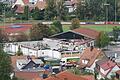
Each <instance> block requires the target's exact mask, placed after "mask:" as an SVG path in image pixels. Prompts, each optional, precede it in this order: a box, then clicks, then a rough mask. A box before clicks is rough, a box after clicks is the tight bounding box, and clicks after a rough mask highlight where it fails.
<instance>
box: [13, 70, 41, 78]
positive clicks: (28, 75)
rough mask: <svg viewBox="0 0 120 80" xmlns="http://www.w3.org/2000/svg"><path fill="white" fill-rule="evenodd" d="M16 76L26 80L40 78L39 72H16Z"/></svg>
mask: <svg viewBox="0 0 120 80" xmlns="http://www.w3.org/2000/svg"><path fill="white" fill-rule="evenodd" d="M15 76H16V77H17V78H20V79H24V80H34V79H36V78H38V77H39V78H40V75H39V72H27V71H26V72H24V71H15Z"/></svg>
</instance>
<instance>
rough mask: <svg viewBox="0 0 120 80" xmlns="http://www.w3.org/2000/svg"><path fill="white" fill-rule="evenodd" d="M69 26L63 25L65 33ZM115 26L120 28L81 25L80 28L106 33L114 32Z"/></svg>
mask: <svg viewBox="0 0 120 80" xmlns="http://www.w3.org/2000/svg"><path fill="white" fill-rule="evenodd" d="M69 26H70V25H63V29H64V31H68V30H69ZM114 26H117V27H119V28H120V25H80V27H82V28H90V29H94V30H97V31H106V32H110V31H112V29H113V27H114Z"/></svg>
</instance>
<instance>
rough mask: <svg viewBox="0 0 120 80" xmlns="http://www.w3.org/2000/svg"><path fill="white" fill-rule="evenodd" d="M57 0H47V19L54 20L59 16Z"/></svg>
mask: <svg viewBox="0 0 120 80" xmlns="http://www.w3.org/2000/svg"><path fill="white" fill-rule="evenodd" d="M55 1H56V0H47V6H46V9H45V19H46V20H53V19H55V18H56V17H57V11H56V3H55Z"/></svg>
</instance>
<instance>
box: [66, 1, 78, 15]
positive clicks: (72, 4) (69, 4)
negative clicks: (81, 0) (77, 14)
mask: <svg viewBox="0 0 120 80" xmlns="http://www.w3.org/2000/svg"><path fill="white" fill-rule="evenodd" d="M77 3H78V0H66V1H65V3H64V5H65V6H66V7H67V8H68V12H69V13H71V12H74V11H75V9H76V7H77Z"/></svg>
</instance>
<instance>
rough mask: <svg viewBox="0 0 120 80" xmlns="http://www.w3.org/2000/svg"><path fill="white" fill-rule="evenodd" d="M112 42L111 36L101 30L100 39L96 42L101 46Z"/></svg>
mask: <svg viewBox="0 0 120 80" xmlns="http://www.w3.org/2000/svg"><path fill="white" fill-rule="evenodd" d="M109 42H110V38H109V37H108V35H107V33H105V32H101V34H100V37H99V39H98V40H97V42H96V44H97V46H98V47H100V48H104V47H106V46H107V45H108V44H109Z"/></svg>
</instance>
